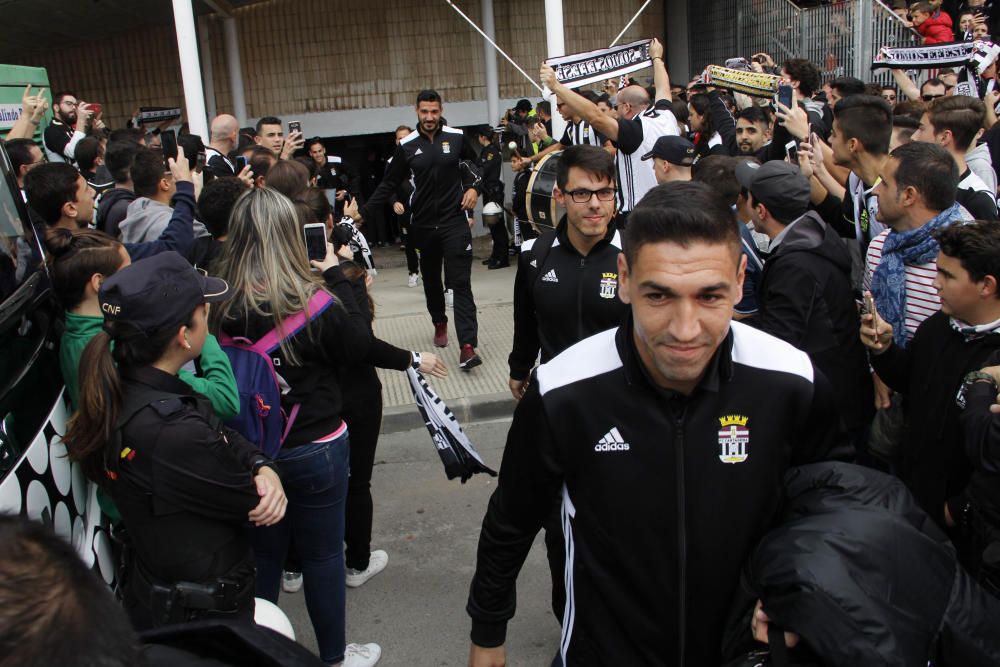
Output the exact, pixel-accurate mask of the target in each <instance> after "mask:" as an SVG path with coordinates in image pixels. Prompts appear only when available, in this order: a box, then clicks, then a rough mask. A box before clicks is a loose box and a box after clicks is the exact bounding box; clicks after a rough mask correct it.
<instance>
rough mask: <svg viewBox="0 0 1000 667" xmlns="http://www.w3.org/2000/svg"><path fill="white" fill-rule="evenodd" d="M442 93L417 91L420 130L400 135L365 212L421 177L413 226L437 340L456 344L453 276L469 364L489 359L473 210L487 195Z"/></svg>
mask: <svg viewBox="0 0 1000 667" xmlns="http://www.w3.org/2000/svg"><path fill="white" fill-rule="evenodd" d="M441 111H442V104H441V96H440V95H438V94H437V93H436V92H435V91H433V90H425V91H421V93H420V94H419V95H418V96H417V119H418V121H419V124H418V126H417V130H416V131H415V132H412V133H411V134H410V135H409V136H407V137H406V138H404V139H403V140H402V141H400V143H399V146H397V147H396V152H395V153H394V154H393V156H392V163H391V164H390V165H389V168H388V170H387V171H386V174H385V177H384V178H383V179H382V182H381V183H380V184H379V186H378V188H377V189H376V190H375V192H373V193H372V196H371V197H370V198H369V199H368V202H367V203H366V204H365V206H364V208H363V209H362V211H361V215H362V217H363V218H365V219H371V220H374V219H375V215H376V211H377V210H378V209H379V208H380V207H382V206H383V205H384V204H385V203H386V202H387V201H388V200H389V198H390V197H391V196H392V194H393V193H395V192H396V189H397V188H398V187H399V184H400V183H401V182H402V181H403V180H405V179H410V178H411V177H412V179H413V186H414V190H413V195H412V197H411V200H410V208H411V210H412V211H413V218H412V220H411V223H410V225H411V228H410V234H411V236H412V238H413V242H414V246H415V247H416V248H417V250H419V251H420V274H421V277H422V278H423V281H424V296H425V297H426V299H427V311H428V312H429V313H430V315H431V321H432V322H433V323H434V345H436V346H437V347H446V346H447V345H448V316H447V315H445V302H444V286H443V285H442V284H441V267H442V263H443V265H444V272H445V282H447V283H448V287H449V288H450V289H452V290H454V292H455V330H456V333H457V334H458V342H459V345H461V355H460V357H459V367H460V368H461V369H462V370H464V371H468V370H471V369H472V368H473V367H475V366H478V365H480V364H481V363H482V360H481V359H480V358H479V355H477V354H476V350H475V348H476V346H477V345H478V341H477V336H478V324H477V322H476V303H475V301H474V300H473V297H472V276H471V272H472V232H471V230H470V226H471V222H472V221H471V220H470V219H469V218H467V217H466V214H465V212H466V211H471V210H472V209H473V208H474V207H475V205H476V199H477V198H478V196H479V193H478V190H479V184H480V178H479V172H478V170H477V169H476V167H475V164H474V163H475V159H476V156H475V154H474V153H473V151H472V149H471V147H469V146H468V144H466V142H465V135H464V133H463V132H462V131H461V130H456V129H454V128H451V127H448V126H447V125H443V124H442V123H441Z"/></svg>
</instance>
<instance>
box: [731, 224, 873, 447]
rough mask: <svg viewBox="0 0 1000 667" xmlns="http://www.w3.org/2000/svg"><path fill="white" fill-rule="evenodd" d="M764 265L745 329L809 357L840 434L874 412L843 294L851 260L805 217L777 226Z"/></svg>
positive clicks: (853, 310)
mask: <svg viewBox="0 0 1000 667" xmlns="http://www.w3.org/2000/svg"><path fill="white" fill-rule="evenodd" d="M785 230H786V231H785V236H784V237H783V238H782V239H781V241H780V242H779V244H778V246H777V248H775V249H774V251H773V252H772V254H771V256H770V257H769V258H768V260H767V262H765V264H764V273H763V274H762V276H761V281H760V285H759V286H758V288H757V303H758V307H759V310H758V311H757V314H756V315H754V316H753V317H751V318H750V319H748V320H747V324H750V325H752V326H755V327H757V328H758V329H761V330H763V331H766V332H767V333H769V334H771V335H772V336H777V337H778V338H780V339H782V340H784V341H787V342H789V343H791V344H792V345H794V346H795V347H797V348H799V349H800V350H802V351H803V352H805V353H806V354H808V355H809V358H810V359H811V360H812V362H813V364H815V366H816V368H818V369H820V370H821V371H823V374H824V375H826V377H827V379H828V380H830V384H832V385H833V388H834V390H835V391H836V394H837V404H838V406H839V408H840V415H841V419H842V420H843V422H844V427H845V428H847V429H849V430H850V429H856V428H861V427H863V426H864V425H865V424H867V423H869V422H870V421H871V418H872V413H873V412H874V407H873V397H872V382H871V376H870V373H869V372H868V362H867V357H866V355H865V348H864V346H863V345H862V344H861V340H860V339H859V338H858V327H859V326H860V320H859V319H858V310H857V307H856V305H855V301H854V296H853V292H852V289H851V257H850V255H849V254H848V252H847V248H846V247H845V245H844V242H843V240H842V239H841V238H840V236H839V235H838V234H837V232H836V231H834V230H833V229H832V228H831V227H829V226H828V225H827V224H826V223H825V222H823V220H822V219H821V218H820V217H819V215H817V214H816V213H815V212H813V211H809V212H808V213H806V214H805V215H803V216H802V217H801V218H798V219H797V220H795V221H793V222H792V223H791V224H790V225H788V226H787V227H786V228H785Z"/></svg>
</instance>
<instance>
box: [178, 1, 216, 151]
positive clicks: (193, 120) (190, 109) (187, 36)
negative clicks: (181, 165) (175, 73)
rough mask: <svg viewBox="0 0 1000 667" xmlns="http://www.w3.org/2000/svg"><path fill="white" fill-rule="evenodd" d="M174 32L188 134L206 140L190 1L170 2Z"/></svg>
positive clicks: (206, 121) (196, 47)
mask: <svg viewBox="0 0 1000 667" xmlns="http://www.w3.org/2000/svg"><path fill="white" fill-rule="evenodd" d="M173 5H174V29H175V31H176V32H177V55H178V56H179V57H180V62H181V81H182V82H183V84H184V106H185V108H186V112H187V122H188V127H190V129H191V134H197V135H200V136H201V138H202V139H203V140H204V141H206V142H207V141H208V119H207V118H206V116H205V92H204V90H202V86H201V70H200V68H199V65H198V37H197V34H196V32H195V29H194V11H193V10H192V8H191V0H173Z"/></svg>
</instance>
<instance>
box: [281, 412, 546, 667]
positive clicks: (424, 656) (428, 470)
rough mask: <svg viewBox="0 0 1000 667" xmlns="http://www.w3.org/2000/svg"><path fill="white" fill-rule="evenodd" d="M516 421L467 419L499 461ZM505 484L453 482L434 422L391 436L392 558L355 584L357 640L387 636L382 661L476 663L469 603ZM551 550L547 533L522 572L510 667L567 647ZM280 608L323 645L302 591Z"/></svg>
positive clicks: (487, 455) (351, 618)
mask: <svg viewBox="0 0 1000 667" xmlns="http://www.w3.org/2000/svg"><path fill="white" fill-rule="evenodd" d="M509 424H510V420H509V419H504V420H499V421H493V422H487V423H481V424H472V425H468V426H467V427H466V432H467V433H468V435H469V438H470V439H471V440H472V442H473V444H474V445H475V446H476V448H477V449H478V451H479V452H480V454H481V455H482V456H483V458H484V459H485V460H486V462H487V464H488V465H490V466H491V467H493V468H494V469H496V468H498V467H499V465H500V458H501V456H502V453H503V445H504V441H505V439H506V436H507V428H508V426H509ZM495 487H496V480H495V478H491V477H488V476H485V475H476V476H475V477H473V478H472V479H471V480H469V482H467V483H466V484H462V483H461V482H459V481H458V480H452V481H448V480H447V479H446V478H445V475H444V468H443V466H442V465H441V462H440V459H439V458H438V455H437V452H436V451H435V449H434V447H433V445H432V444H431V441H430V437H429V436H428V434H427V431H426V430H424V429H419V430H414V431H406V432H400V433H394V434H390V435H383V436H382V437H381V439H380V441H379V449H378V453H377V456H376V463H375V471H374V474H373V480H372V495H373V498H374V501H375V522H374V527H373V548H376V549H385V550H386V551H387V552H388V553H389V565H388V567H386V569H385V570H384V571H383V572H382V573H381V574H379V575H377V576H376V577H374V578H373V579H371V580H369V581H368V583H366V584H365V585H364V586H361V587H360V588H356V589H350V588H349V589H347V641H349V642H360V643H364V642H377V643H379V644H380V645H381V646H382V651H383V653H382V661H381V662H380V663H379V664H380V665H385V666H386V667H390V666H392V665H416V666H420V667H424V666H440V667H445V666H456V667H459V666H463V665H465V664H466V662H467V658H468V650H469V617H468V615H467V614H466V613H465V602H466V596H467V594H468V589H469V582H470V580H471V578H472V573H473V571H474V569H475V554H476V545H477V543H478V539H479V528H480V525H481V523H482V519H483V513H484V511H485V508H486V504H487V501H488V500H489V497H490V494H491V493H492V492H493V489H494V488H495ZM544 550H545V545H544V544H543V542H542V536H541V534H540V535H539V537H538V539H537V540H536V541H535V545H534V546H533V547H532V550H531V553H530V554H529V556H528V560H527V562H526V563H525V566H524V569H523V570H522V571H521V575H520V577H519V579H518V610H517V615H516V616H515V617H514V620H513V621H512V622H511V624H510V626H509V628H508V633H507V637H508V642H507V663H508V664H510V665H548V664H549V663H550V662H551V660H552V657H553V656H554V655H555V653H556V650H557V648H558V645H559V624H558V622H557V621H556V618H555V616H554V615H553V614H552V611H551V610H550V609H549V601H550V598H549V593H550V583H549V574H548V565H547V562H546V560H545V551H544ZM279 606H280V607H281V608H282V609H283V610H284V611H285V613H286V614H288V616H289V618H290V619H291V621H292V625H293V627H294V628H295V632H296V635H297V638H298V640H299V641H300V642H301V643H302V644H303V645H305V646H306V647H308V648H310V649H311V650H313V651H315V650H316V643H315V637H314V635H313V630H312V625H311V624H310V623H309V615H308V613H307V611H306V608H305V600H304V598H303V595H302V593H301V592H299V593H296V594H291V595H289V594H285V593H282V595H281V599H280V600H279Z"/></svg>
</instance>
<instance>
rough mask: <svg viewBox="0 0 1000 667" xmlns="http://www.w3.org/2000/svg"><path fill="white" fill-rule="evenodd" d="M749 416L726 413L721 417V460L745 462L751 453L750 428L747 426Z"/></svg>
mask: <svg viewBox="0 0 1000 667" xmlns="http://www.w3.org/2000/svg"><path fill="white" fill-rule="evenodd" d="M749 421H750V418H749V417H744V416H743V415H726V416H725V417H719V425H720V426H721V428H720V429H719V460H720V461H722V462H723V463H743V462H744V461H746V460H747V457H748V456H750V454H749V453H748V452H747V446H748V445H749V444H750V429H749V428H747V422H749Z"/></svg>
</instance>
